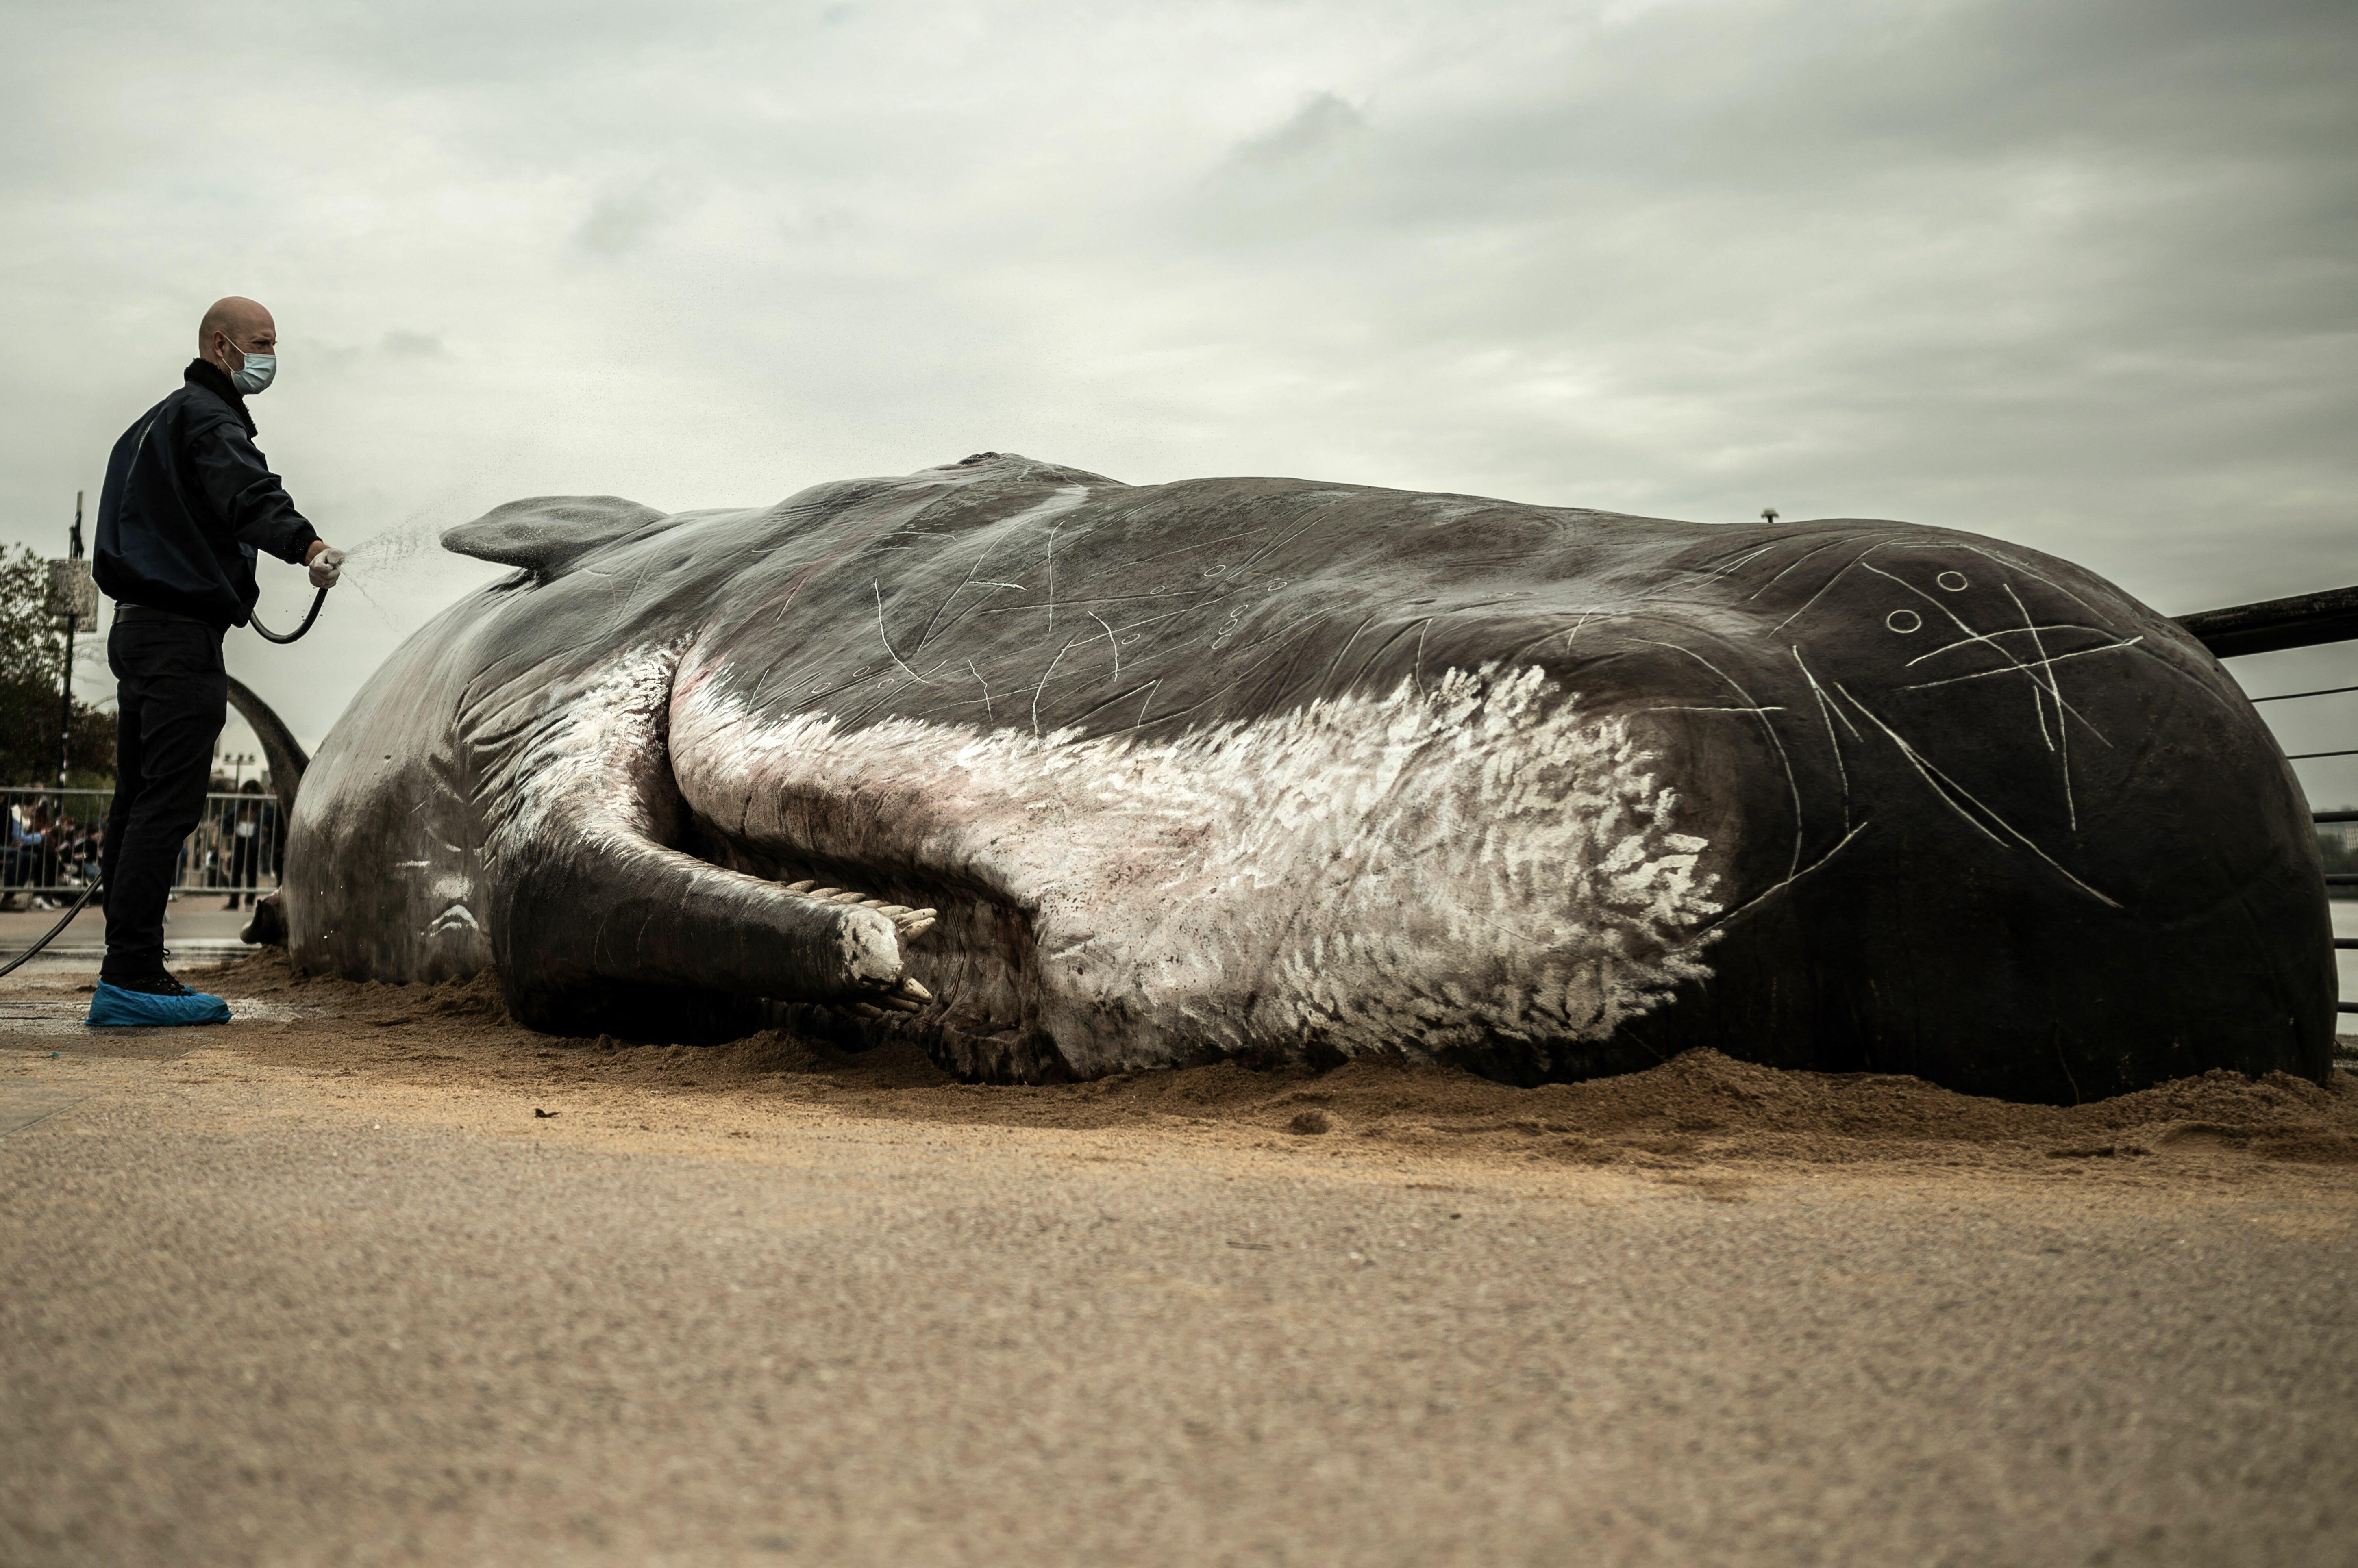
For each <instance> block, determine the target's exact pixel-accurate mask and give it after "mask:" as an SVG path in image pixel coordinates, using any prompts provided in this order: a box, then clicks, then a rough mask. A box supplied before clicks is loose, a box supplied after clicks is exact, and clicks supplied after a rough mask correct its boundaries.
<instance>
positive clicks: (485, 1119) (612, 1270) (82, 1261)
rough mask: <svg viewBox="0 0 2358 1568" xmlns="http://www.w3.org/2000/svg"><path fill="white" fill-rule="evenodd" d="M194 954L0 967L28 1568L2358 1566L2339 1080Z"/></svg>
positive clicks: (1, 1242) (2346, 1113) (2354, 1112)
mask: <svg viewBox="0 0 2358 1568" xmlns="http://www.w3.org/2000/svg"><path fill="white" fill-rule="evenodd" d="M189 979H191V980H194V981H197V982H199V983H201V984H205V985H207V986H208V987H209V989H218V990H220V991H222V993H223V994H226V995H229V996H231V997H233V999H237V1000H238V1002H239V1006H240V1011H241V1014H242V1017H241V1021H240V1022H237V1023H234V1024H232V1025H230V1026H227V1027H225V1028H220V1029H213V1030H205V1031H179V1032H154V1033H111V1034H108V1035H105V1036H101V1037H96V1038H93V1037H92V1036H90V1035H89V1034H88V1033H86V1032H83V1031H81V1029H80V1027H79V1025H78V1023H77V1022H74V1021H75V1020H77V1019H78V1018H79V1016H80V1010H81V1005H82V998H81V995H80V994H79V988H80V986H81V985H83V984H86V983H87V976H86V975H80V974H77V973H75V972H73V971H72V970H70V969H59V968H49V969H45V970H38V971H37V970H30V969H28V970H27V971H25V972H24V973H23V974H20V975H19V976H18V977H16V978H14V979H11V980H8V981H5V982H0V1379H5V1392H0V1563H9V1564H45V1563H412V1562H419V1563H682V1564H687V1563H774V1562H794V1561H802V1562H809V1563H913V1564H923V1563H1190V1564H1193V1563H1240V1564H1241V1563H1351V1564H1361V1563H1369V1564H1390V1563H1401V1564H1407V1563H1485V1564H1487V1563H1665V1564H1670V1563H1759V1564H1782V1563H1899V1562H1905V1563H1958V1564H1966V1563H1976V1564H1977V1563H1990V1564H2001V1563H2003V1564H2032V1563H2074V1564H2077V1563H2123V1564H2125V1563H2236V1564H2266V1563H2319V1564H2325V1563H2333V1564H2344V1563H2351V1562H2352V1561H2353V1559H2358V1545H2353V1542H2358V1501H2353V1498H2358V1308H2353V1302H2352V1300H2351V1286H2352V1281H2353V1277H2358V1276H2353V1264H2354V1263H2358V1079H2354V1078H2353V1077H2352V1076H2351V1075H2349V1074H2348V1073H2346V1072H2345V1073H2337V1074H2336V1076H2335V1082H2334V1083H2333V1085H2332V1086H2331V1087H2325V1088H2320V1087H2317V1086H2314V1085H2309V1084H2303V1083H2299V1082H2296V1081H2293V1080H2289V1079H2283V1078H2276V1079H2270V1080H2266V1081H2262V1082H2258V1083H2253V1082H2249V1081H2246V1080H2244V1079H2241V1078H2235V1077H2229V1076H2213V1077H2212V1078H2208V1079H2199V1080H2189V1081H2187V1082H2183V1083H2180V1084H2175V1085H2170V1086H2165V1087H2162V1088H2159V1089H2157V1090H2153V1091H2149V1092H2148V1093H2147V1094H2143V1095H2137V1096H2130V1097H2126V1098H2123V1099H2120V1100H2115V1101H2110V1102H2105V1103H2103V1104H2099V1105H2094V1106H2083V1107H2078V1108H2068V1109H2065V1108H2033V1107H2017V1106H2006V1105H2002V1104H1999V1103H1996V1102H1993V1101H1987V1100H1975V1099H1969V1098H1963V1097H1961V1096H1955V1095H1951V1094H1947V1093H1945V1092H1944V1091H1942V1090H1939V1089H1935V1088H1932V1087H1930V1086H1927V1085H1924V1084H1921V1083H1918V1082H1915V1081H1913V1080H1908V1079H1898V1078H1888V1077H1877V1076H1858V1077H1834V1076H1812V1075H1796V1074H1783V1073H1774V1072H1769V1071H1766V1070H1763V1069H1758V1068H1752V1067H1748V1066H1745V1065H1741V1064H1737V1063H1735V1062H1731V1061H1728V1060H1726V1059H1725V1058H1722V1057H1718V1056H1715V1055H1713V1054H1708V1053H1695V1054H1689V1055H1687V1056H1684V1057H1681V1058H1679V1059H1678V1060H1677V1061H1674V1062H1672V1063H1671V1064H1668V1065H1665V1066H1663V1067H1661V1068H1659V1069H1656V1070H1655V1071H1653V1072H1650V1073H1646V1074H1640V1075H1636V1076H1630V1077H1626V1078H1619V1079H1611V1080H1604V1081H1601V1082H1597V1083H1592V1084H1586V1085H1578V1086H1563V1087H1552V1088H1545V1089H1536V1090H1528V1091H1526V1090H1514V1089H1507V1088H1502V1087H1498V1086H1496V1085H1491V1084H1487V1083H1483V1082H1481V1081H1479V1080H1476V1079H1471V1078H1467V1077H1465V1076H1462V1075H1457V1074H1453V1073H1447V1072H1440V1071H1429V1070H1428V1071H1418V1070H1407V1069H1398V1068H1376V1067H1367V1066H1354V1067H1347V1068H1344V1069H1342V1070H1339V1071H1336V1072H1334V1073H1329V1074H1326V1075H1324V1076H1314V1075H1311V1074H1309V1073H1306V1072H1303V1073H1294V1074H1277V1075H1265V1074H1250V1073H1245V1072H1242V1071H1239V1070H1237V1069H1233V1068H1208V1069H1202V1070H1198V1071H1192V1072H1185V1073H1172V1074H1157V1075H1142V1076H1136V1077H1131V1078H1126V1079H1120V1080H1116V1081H1112V1082H1109V1083H1103V1084H1094V1085H1082V1086H1072V1087H1055V1088H1037V1089H1024V1088H987V1087H968V1086H963V1085H959V1084H957V1083H954V1082H952V1081H949V1080H947V1079H946V1078H945V1077H943V1076H941V1075H940V1074H938V1073H937V1072H936V1071H935V1070H934V1069H933V1068H932V1067H931V1066H930V1065H927V1064H926V1063H925V1061H924V1060H923V1059H922V1058H920V1057H916V1056H914V1054H907V1053H901V1052H896V1051H894V1050H892V1049H891V1048H888V1049H886V1050H883V1051H880V1052H875V1053H871V1054H867V1055H864V1056H857V1057H846V1056H840V1055H837V1054H832V1053H829V1052H827V1051H825V1050H822V1049H816V1048H814V1047H812V1046H811V1045H809V1044H806V1043H805V1042H801V1041H797V1040H794V1039H790V1038H785V1037H781V1036H775V1035H771V1036H763V1037H758V1038H756V1039H754V1040H752V1041H746V1042H741V1043H739V1044H735V1045H731V1046H725V1047H719V1048H714V1049H693V1048H687V1047H678V1046H663V1045H653V1046H648V1045H622V1044H617V1043H615V1042H611V1041H606V1042H596V1043H567V1042H557V1041H553V1040H550V1039H548V1038H546V1037H544V1036H539V1035H535V1034H532V1033H529V1032H526V1031H524V1030H520V1029H517V1028H515V1027H514V1026H513V1025H511V1024H509V1023H508V1022H506V1021H505V1020H504V1018H503V1016H502V1015H501V1013H500V1011H499V1009H498V1007H497V1005H496V1002H495V1001H494V1000H492V996H491V993H490V992H489V990H488V989H487V988H485V987H482V986H469V987H451V988H444V989H426V988H400V987H381V986H354V985H348V984H343V983H340V982H308V983H306V982H297V981H296V980H294V979H291V978H290V977H289V976H288V975H287V972H286V970H285V968H284V967H283V965H281V964H280V963H278V962H277V961H276V960H275V959H269V958H257V959H248V960H245V961H243V962H241V963H237V964H233V965H231V966H229V967H227V968H224V969H222V970H220V971H217V972H214V973H211V974H204V973H200V972H191V973H190V974H189ZM53 1053H54V1054H53Z"/></svg>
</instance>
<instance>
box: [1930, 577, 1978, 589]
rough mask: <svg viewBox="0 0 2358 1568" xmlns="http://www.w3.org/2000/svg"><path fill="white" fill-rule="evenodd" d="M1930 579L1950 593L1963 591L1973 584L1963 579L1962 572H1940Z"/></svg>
mask: <svg viewBox="0 0 2358 1568" xmlns="http://www.w3.org/2000/svg"><path fill="white" fill-rule="evenodd" d="M1932 580H1933V581H1934V582H1936V583H1938V584H1939V585H1940V586H1941V587H1942V588H1944V589H1947V590H1948V591H1949V592H1951V593H1963V592H1964V590H1965V589H1969V588H1971V587H1973V586H1974V585H1973V584H1972V583H1969V582H1967V581H1966V580H1965V574H1964V573H1963V572H1942V574H1941V575H1940V576H1939V577H1936V578H1934V579H1932Z"/></svg>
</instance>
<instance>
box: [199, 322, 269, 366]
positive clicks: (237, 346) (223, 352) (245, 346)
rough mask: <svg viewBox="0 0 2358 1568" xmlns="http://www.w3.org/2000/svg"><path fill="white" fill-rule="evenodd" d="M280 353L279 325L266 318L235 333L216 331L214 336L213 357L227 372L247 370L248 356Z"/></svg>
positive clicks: (242, 325)
mask: <svg viewBox="0 0 2358 1568" xmlns="http://www.w3.org/2000/svg"><path fill="white" fill-rule="evenodd" d="M277 351H278V324H277V323H276V322H275V321H273V320H272V319H270V318H269V317H267V316H265V317H263V318H262V319H260V320H259V321H246V322H243V323H241V324H240V326H239V327H238V329H237V330H233V331H221V330H216V331H215V332H214V334H213V357H214V359H215V360H217V361H218V362H220V364H221V367H222V369H223V370H226V371H236V370H243V369H244V368H245V356H246V355H247V354H275V353H276V352H277Z"/></svg>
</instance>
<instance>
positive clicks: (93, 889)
mask: <svg viewBox="0 0 2358 1568" xmlns="http://www.w3.org/2000/svg"><path fill="white" fill-rule="evenodd" d="M318 608H319V607H318V606H317V605H314V606H312V609H313V610H314V611H317V610H318ZM304 624H305V625H307V626H308V625H309V624H310V622H308V621H307V622H304ZM295 635H296V636H297V637H299V636H301V635H302V633H300V632H297V633H295ZM289 641H292V639H289ZM105 880H106V879H105V878H104V877H103V875H102V876H95V877H92V878H91V879H90V886H88V887H86V888H84V889H82V890H81V897H80V898H78V899H76V900H74V903H73V907H72V908H71V909H69V910H67V911H66V912H65V914H62V915H60V916H59V918H58V923H57V924H56V925H52V926H50V927H49V935H46V936H44V937H42V938H41V939H40V940H39V941H38V942H36V943H34V944H33V945H32V946H29V947H27V948H26V949H25V950H24V951H23V952H21V953H19V954H17V955H16V957H13V958H11V959H9V960H8V961H7V963H5V964H0V975H5V974H8V973H9V972H11V971H12V970H14V969H15V968H16V966H17V965H19V964H21V963H23V962H24V961H25V960H26V959H27V958H29V957H32V956H33V955H34V954H36V953H38V952H39V951H40V950H41V949H42V948H44V947H46V946H49V944H50V943H52V942H54V941H56V940H57V939H58V933H59V932H60V931H63V930H64V929H65V928H66V927H67V926H69V925H72V924H73V917H74V916H75V915H77V914H81V912H82V909H83V907H84V906H85V905H87V904H88V903H90V901H91V900H92V899H93V898H96V897H97V896H98V887H99V883H101V882H102V881H105Z"/></svg>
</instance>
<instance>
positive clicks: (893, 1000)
mask: <svg viewBox="0 0 2358 1568" xmlns="http://www.w3.org/2000/svg"><path fill="white" fill-rule="evenodd" d="M879 1005H881V1006H883V1007H889V1008H891V1009H892V1011H894V1012H923V1011H925V1003H924V1002H921V1001H919V1000H917V999H916V998H915V997H912V996H902V995H901V994H899V993H898V992H897V991H896V992H894V993H893V994H892V995H891V996H888V997H886V998H885V999H884V1000H883V1001H882V1003H880V1004H879Z"/></svg>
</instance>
